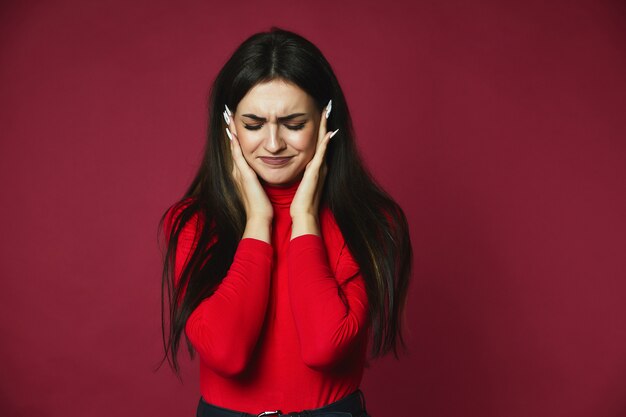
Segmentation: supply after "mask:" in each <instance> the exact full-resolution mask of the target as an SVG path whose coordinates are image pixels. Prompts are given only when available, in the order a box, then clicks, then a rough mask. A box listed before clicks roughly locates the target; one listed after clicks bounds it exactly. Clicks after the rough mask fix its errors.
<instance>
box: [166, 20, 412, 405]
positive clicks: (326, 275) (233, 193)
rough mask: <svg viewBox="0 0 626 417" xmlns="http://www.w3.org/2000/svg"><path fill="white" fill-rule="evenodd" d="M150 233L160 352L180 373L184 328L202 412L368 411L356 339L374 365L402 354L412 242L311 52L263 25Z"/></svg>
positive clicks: (214, 100)
mask: <svg viewBox="0 0 626 417" xmlns="http://www.w3.org/2000/svg"><path fill="white" fill-rule="evenodd" d="M160 228H162V229H163V230H164V233H165V236H166V239H167V250H166V252H165V259H164V269H163V281H162V290H163V294H162V295H163V300H162V301H163V304H162V306H163V308H162V313H163V314H162V321H163V340H164V348H165V357H166V358H167V359H168V361H169V362H170V365H171V366H172V367H173V369H174V370H175V371H176V373H178V363H177V361H176V356H177V352H178V347H179V341H180V337H181V334H182V333H183V331H184V332H185V335H186V338H187V347H188V350H189V353H190V355H191V357H193V352H194V350H195V351H196V352H197V353H198V355H199V357H200V361H199V362H200V390H201V397H200V400H199V404H198V412H197V415H198V416H211V417H213V416H220V417H221V416H223V417H236V416H241V415H251V416H260V415H280V414H287V413H294V414H293V415H297V412H300V413H304V415H307V414H306V412H308V413H309V414H308V415H315V416H322V417H323V416H338V415H352V416H353V417H361V416H367V415H368V414H367V411H366V409H365V398H364V396H363V393H362V392H361V390H360V389H359V384H360V382H361V378H362V375H363V369H364V367H366V366H367V364H368V358H367V346H368V342H370V341H371V343H372V351H371V353H372V357H378V356H382V355H384V354H386V353H388V352H389V351H391V350H393V352H394V355H395V356H396V358H397V357H398V354H397V348H398V341H399V342H400V343H401V344H402V346H403V347H406V346H405V343H404V340H403V337H402V320H401V319H402V316H403V311H404V305H405V300H406V295H407V288H408V283H409V277H410V273H411V262H412V248H411V243H410V239H409V232H408V225H407V221H406V217H405V215H404V213H403V211H402V210H401V208H400V207H399V206H398V204H397V203H395V202H394V201H393V199H392V198H391V197H390V196H389V195H388V194H387V193H385V192H384V191H383V190H382V188H381V187H380V186H378V185H377V184H376V182H375V181H374V180H373V179H372V177H371V175H370V174H369V173H368V171H367V170H366V168H365V166H364V164H363V162H362V160H361V158H360V156H359V154H358V151H357V149H356V146H355V143H354V134H353V129H352V122H351V118H350V114H349V112H348V107H347V104H346V100H345V98H344V95H343V93H342V91H341V88H340V86H339V82H338V81H337V78H336V77H335V75H334V73H333V71H332V69H331V66H330V64H329V63H328V62H327V61H326V59H325V58H324V56H323V55H322V53H321V52H320V51H319V49H318V48H317V47H315V46H314V45H313V44H312V43H311V42H309V41H308V40H306V39H304V38H303V37H301V36H299V35H297V34H295V33H293V32H289V31H285V30H281V29H278V28H275V27H273V28H271V30H270V31H269V32H262V33H257V34H255V35H253V36H251V37H249V38H248V39H247V40H245V41H244V42H243V43H242V44H241V45H240V46H239V48H237V50H236V51H235V52H234V54H233V55H232V57H231V58H230V59H229V60H228V62H226V64H225V65H224V67H223V68H222V70H221V71H220V72H219V74H218V75H217V78H216V80H215V83H214V84H213V87H212V89H211V94H210V101H209V132H208V140H207V143H206V148H205V151H204V157H203V160H202V164H201V166H200V168H199V170H198V172H197V174H196V176H195V178H194V180H193V182H192V183H191V185H190V186H189V188H188V190H187V192H186V193H185V194H184V196H183V197H182V198H181V200H180V201H178V202H177V203H175V204H173V205H172V206H171V207H169V208H168V210H167V211H166V213H165V214H164V215H163V217H162V219H161V223H160ZM166 302H167V304H168V309H167V311H166V309H165V303H166ZM166 314H167V316H168V319H169V326H168V325H166V319H165V316H166ZM166 328H167V329H168V330H166ZM170 356H171V359H170ZM164 360H165V358H164ZM161 363H163V361H162V362H161ZM337 412H344V413H349V414H336V413H337ZM242 413H244V414H242Z"/></svg>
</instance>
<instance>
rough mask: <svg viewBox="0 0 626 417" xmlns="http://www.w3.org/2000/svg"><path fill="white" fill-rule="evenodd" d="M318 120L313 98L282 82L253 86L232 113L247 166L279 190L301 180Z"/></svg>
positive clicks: (311, 153) (314, 144)
mask: <svg viewBox="0 0 626 417" xmlns="http://www.w3.org/2000/svg"><path fill="white" fill-rule="evenodd" d="M320 117H321V111H319V112H318V110H317V107H316V106H315V102H314V100H313V98H312V97H311V96H310V95H308V94H307V93H306V92H305V91H304V90H302V89H300V88H299V87H298V86H296V85H294V84H291V83H287V82H285V81H283V80H272V81H269V82H265V83H262V84H257V85H256V86H254V87H253V88H251V89H250V91H248V93H247V94H246V95H245V96H244V97H243V98H242V99H241V101H240V102H239V104H238V105H237V108H236V109H235V111H234V113H233V118H234V123H235V129H236V133H237V137H238V138H239V143H240V145H241V150H242V151H243V156H244V157H245V159H246V161H248V165H250V166H251V167H252V169H253V170H254V171H255V172H256V173H257V174H258V176H259V177H260V178H261V180H263V181H265V182H266V183H268V184H270V185H279V186H287V185H289V184H292V183H293V182H294V181H297V180H300V179H301V178H302V174H303V173H304V169H305V167H306V164H307V163H309V161H310V160H311V159H312V158H313V155H314V154H315V149H316V145H317V137H318V130H319V124H320ZM279 158H283V159H279Z"/></svg>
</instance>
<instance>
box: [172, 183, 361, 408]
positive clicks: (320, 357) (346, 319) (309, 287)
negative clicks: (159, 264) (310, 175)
mask: <svg viewBox="0 0 626 417" xmlns="http://www.w3.org/2000/svg"><path fill="white" fill-rule="evenodd" d="M298 185H299V183H296V184H293V185H292V186H290V187H288V188H279V187H274V186H269V185H267V184H263V187H264V189H265V191H266V193H267V195H268V197H269V199H270V201H271V203H272V206H273V208H274V218H273V224H272V233H271V236H272V237H271V241H272V243H271V244H269V243H267V242H264V241H262V240H259V239H254V238H244V239H242V240H241V241H240V242H239V245H238V247H237V251H236V253H235V256H234V260H233V263H232V265H231V266H230V269H229V270H228V273H227V274H226V276H225V277H224V279H223V281H222V283H221V284H220V285H219V287H218V288H217V290H216V292H215V293H214V294H213V295H212V296H211V297H209V298H207V299H205V300H204V301H203V302H202V303H201V304H200V305H199V306H198V308H196V310H194V311H193V312H192V314H191V316H190V317H189V320H188V321H187V323H186V326H185V333H186V335H187V337H188V338H189V340H190V342H191V344H192V345H193V347H194V348H195V350H196V351H197V352H198V355H199V358H200V391H201V394H202V397H203V398H204V399H205V401H207V402H209V403H212V404H215V405H218V406H221V407H225V408H231V409H235V410H240V411H244V412H248V413H252V414H258V413H260V412H262V411H265V410H281V411H282V412H283V413H288V412H292V411H299V410H302V409H307V408H318V407H322V406H324V405H327V404H329V403H332V402H334V401H336V400H339V399H341V398H343V397H345V396H346V395H348V394H350V393H351V392H353V391H354V390H356V389H357V388H358V387H359V384H360V382H361V378H362V376H363V368H364V366H365V362H366V348H367V341H368V336H369V332H368V327H367V325H366V324H367V311H368V301H367V294H366V292H365V285H364V280H363V277H362V276H361V274H360V272H359V267H358V265H357V264H356V262H355V260H354V259H353V257H352V255H351V254H350V252H349V250H348V247H347V246H346V245H345V242H344V239H343V236H342V235H341V232H340V230H339V228H338V227H337V224H336V223H335V221H334V218H333V216H332V213H331V212H330V210H328V209H327V208H322V209H321V211H320V215H319V222H320V229H321V234H322V237H319V236H317V235H314V234H305V235H301V236H298V237H296V238H294V239H293V240H291V216H290V215H289V206H290V204H291V201H292V199H293V196H294V194H295V192H296V190H297V188H298ZM193 223H194V222H189V223H188V224H187V225H186V227H185V228H184V230H183V232H182V233H181V235H180V238H179V245H178V248H177V252H176V266H175V274H176V277H179V276H180V273H181V271H182V267H183V266H184V262H185V261H186V257H187V255H188V254H189V252H190V250H192V249H193V247H194V245H193V238H194V233H195V226H194V224H193Z"/></svg>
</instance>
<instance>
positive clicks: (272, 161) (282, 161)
mask: <svg viewBox="0 0 626 417" xmlns="http://www.w3.org/2000/svg"><path fill="white" fill-rule="evenodd" d="M291 158H292V157H291V156H288V157H285V158H271V157H264V156H261V157H260V159H261V161H263V162H265V163H266V164H268V165H276V166H278V165H284V164H286V163H287V162H289V160H290V159H291Z"/></svg>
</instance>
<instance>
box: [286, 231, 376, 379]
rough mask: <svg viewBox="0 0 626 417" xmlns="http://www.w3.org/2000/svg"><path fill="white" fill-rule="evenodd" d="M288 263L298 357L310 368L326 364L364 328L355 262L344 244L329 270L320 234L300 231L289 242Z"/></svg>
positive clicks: (364, 295)
mask: <svg viewBox="0 0 626 417" xmlns="http://www.w3.org/2000/svg"><path fill="white" fill-rule="evenodd" d="M288 268H289V297H290V303H291V309H292V312H293V315H294V320H295V323H296V329H297V332H298V337H299V340H300V345H301V349H302V351H301V354H302V359H303V361H304V362H305V363H306V364H307V365H308V366H309V367H311V368H319V369H322V368H327V367H331V366H333V365H334V364H336V363H337V362H338V361H340V360H341V359H342V358H343V357H344V355H345V354H346V353H347V352H348V351H349V350H350V348H351V347H352V345H353V344H354V341H355V340H356V339H357V336H359V335H360V334H361V332H363V331H365V330H366V326H367V314H368V308H369V306H368V301H367V293H366V290H365V282H364V279H363V277H362V275H361V274H360V272H359V267H358V265H357V263H356V262H355V260H354V259H353V258H352V255H351V254H350V252H349V250H348V247H347V246H346V245H345V244H344V247H343V248H342V250H341V254H340V256H339V261H338V266H337V270H336V275H335V274H333V272H332V270H331V268H330V266H329V263H328V257H327V255H326V248H325V246H324V243H323V240H322V238H321V237H320V236H318V235H316V234H303V235H299V236H297V237H295V238H293V239H292V240H291V242H290V244H289V249H288Z"/></svg>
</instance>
